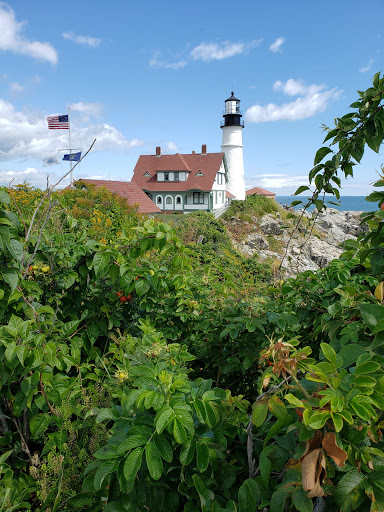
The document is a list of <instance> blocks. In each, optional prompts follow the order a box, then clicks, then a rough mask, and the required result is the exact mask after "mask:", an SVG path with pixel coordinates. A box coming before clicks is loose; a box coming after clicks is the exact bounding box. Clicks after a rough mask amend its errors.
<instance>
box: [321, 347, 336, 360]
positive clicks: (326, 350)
mask: <svg viewBox="0 0 384 512" xmlns="http://www.w3.org/2000/svg"><path fill="white" fill-rule="evenodd" d="M320 347H321V350H322V351H323V354H324V356H325V358H326V359H328V361H329V362H330V363H333V364H336V352H335V351H334V349H333V348H332V347H331V345H329V344H328V343H320Z"/></svg>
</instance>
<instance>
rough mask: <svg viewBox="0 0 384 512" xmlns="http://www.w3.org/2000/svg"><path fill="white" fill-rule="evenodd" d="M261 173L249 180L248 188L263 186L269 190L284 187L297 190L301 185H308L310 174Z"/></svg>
mask: <svg viewBox="0 0 384 512" xmlns="http://www.w3.org/2000/svg"><path fill="white" fill-rule="evenodd" d="M261 176H262V175H260V176H259V177H257V178H253V179H252V180H247V188H253V187H261V188H266V189H267V190H272V191H276V190H279V189H283V188H289V189H294V190H296V189H297V188H298V187H300V185H308V175H302V176H288V175H286V174H276V175H273V174H271V175H268V174H266V175H264V176H265V177H261Z"/></svg>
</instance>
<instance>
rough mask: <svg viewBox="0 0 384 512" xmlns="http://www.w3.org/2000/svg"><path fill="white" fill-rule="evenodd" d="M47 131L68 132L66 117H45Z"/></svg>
mask: <svg viewBox="0 0 384 512" xmlns="http://www.w3.org/2000/svg"><path fill="white" fill-rule="evenodd" d="M47 121H48V130H69V121H68V116H67V115H65V116H50V117H47Z"/></svg>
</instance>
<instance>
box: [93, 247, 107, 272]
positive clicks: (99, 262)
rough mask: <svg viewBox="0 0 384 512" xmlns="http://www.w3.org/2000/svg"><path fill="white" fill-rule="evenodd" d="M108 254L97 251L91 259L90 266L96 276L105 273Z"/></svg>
mask: <svg viewBox="0 0 384 512" xmlns="http://www.w3.org/2000/svg"><path fill="white" fill-rule="evenodd" d="M109 257H110V256H109V254H107V253H105V252H97V253H96V254H95V255H94V257H93V261H92V266H93V269H94V271H95V275H96V278H98V277H100V275H102V274H105V273H106V271H107V268H108V263H109Z"/></svg>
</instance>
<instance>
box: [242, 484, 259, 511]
mask: <svg viewBox="0 0 384 512" xmlns="http://www.w3.org/2000/svg"><path fill="white" fill-rule="evenodd" d="M260 497H261V495H260V489H259V486H258V485H257V483H256V482H255V480H252V479H251V478H248V479H247V480H245V481H244V483H243V485H242V486H241V487H240V489H239V494H238V499H239V512H255V511H256V510H257V505H258V504H259V503H260Z"/></svg>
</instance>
